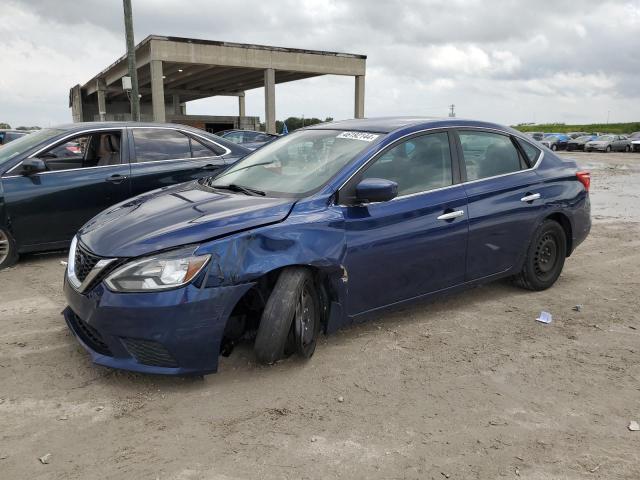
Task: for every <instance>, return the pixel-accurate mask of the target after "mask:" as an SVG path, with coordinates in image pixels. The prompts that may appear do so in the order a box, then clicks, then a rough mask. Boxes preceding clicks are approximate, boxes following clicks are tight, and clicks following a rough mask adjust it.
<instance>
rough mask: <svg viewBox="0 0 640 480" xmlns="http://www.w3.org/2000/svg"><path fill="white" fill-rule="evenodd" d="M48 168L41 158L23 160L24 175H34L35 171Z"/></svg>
mask: <svg viewBox="0 0 640 480" xmlns="http://www.w3.org/2000/svg"><path fill="white" fill-rule="evenodd" d="M46 169H47V166H46V165H45V163H44V161H42V160H40V159H39V158H27V159H26V160H24V161H23V162H22V173H23V175H33V174H34V173H38V172H44V171H45V170H46Z"/></svg>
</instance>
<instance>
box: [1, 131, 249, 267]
mask: <svg viewBox="0 0 640 480" xmlns="http://www.w3.org/2000/svg"><path fill="white" fill-rule="evenodd" d="M247 153H249V150H247V149H245V148H243V147H242V146H240V145H236V144H235V143H233V142H229V141H227V140H224V139H221V138H219V137H216V136H215V135H212V134H209V133H207V132H204V131H202V130H198V129H195V128H191V127H187V126H185V125H171V124H158V123H148V124H145V123H132V122H127V123H117V122H106V123H75V124H72V125H63V126H60V127H54V128H47V129H44V130H38V131H36V132H34V133H31V134H30V135H26V136H24V137H22V138H20V139H18V140H15V141H14V142H11V143H10V144H8V145H6V146H4V147H3V148H2V149H0V268H3V267H6V266H9V265H11V264H12V263H14V262H15V261H16V260H17V258H18V255H19V254H20V253H26V252H33V251H43V250H50V249H56V248H64V247H66V246H68V245H69V242H70V241H71V238H72V237H73V235H74V234H75V233H76V231H77V230H78V228H80V227H81V226H82V224H84V223H85V222H86V221H87V220H89V219H90V218H91V217H93V216H94V215H95V214H97V213H98V212H100V211H102V210H104V209H105V208H107V207H109V206H111V205H113V204H114V203H118V202H120V201H122V200H125V199H127V198H129V197H132V196H134V195H138V194H140V193H143V192H147V191H149V190H153V189H156V188H160V187H166V186H169V185H173V184H176V183H180V182H186V181H189V180H194V179H197V178H201V177H207V176H210V175H215V174H216V173H217V172H218V171H220V170H222V169H224V168H226V167H227V166H228V165H230V164H232V163H234V162H235V161H236V160H238V159H239V158H241V157H244V156H245V155H246V154H247ZM167 207H168V205H167Z"/></svg>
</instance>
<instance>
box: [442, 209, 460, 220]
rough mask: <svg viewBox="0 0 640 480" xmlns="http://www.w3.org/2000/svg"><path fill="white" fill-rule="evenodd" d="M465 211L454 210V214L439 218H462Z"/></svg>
mask: <svg viewBox="0 0 640 480" xmlns="http://www.w3.org/2000/svg"><path fill="white" fill-rule="evenodd" d="M463 215H464V210H454V211H453V212H448V213H443V214H442V215H440V216H439V217H438V220H453V219H454V218H458V217H462V216H463Z"/></svg>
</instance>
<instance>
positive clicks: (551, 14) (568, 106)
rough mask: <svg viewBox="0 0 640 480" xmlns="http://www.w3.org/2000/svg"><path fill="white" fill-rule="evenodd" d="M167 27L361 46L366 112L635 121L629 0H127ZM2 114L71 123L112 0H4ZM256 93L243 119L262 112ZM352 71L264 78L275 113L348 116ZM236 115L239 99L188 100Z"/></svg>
mask: <svg viewBox="0 0 640 480" xmlns="http://www.w3.org/2000/svg"><path fill="white" fill-rule="evenodd" d="M132 1H133V15H134V29H135V38H136V43H137V42H139V41H141V40H142V39H144V38H145V37H146V36H147V35H150V34H156V35H169V36H183V37H192V38H202V39H209V40H220V41H229V42H240V43H257V44H264V45H275V46H282V47H294V48H308V49H316V50H330V51H341V52H347V53H357V54H364V55H367V74H366V87H365V116H367V117H376V116H389V115H425V116H446V115H447V113H448V106H449V105H450V104H455V111H456V115H457V116H458V117H463V118H473V119H481V120H487V121H494V122H498V123H502V124H510V125H513V124H517V123H524V122H536V123H542V122H565V123H592V122H593V123H603V122H606V121H607V119H609V120H610V122H612V123H613V122H625V121H639V120H640V0H632V1H625V0H617V1H607V0H598V1H595V0H594V1H592V0H581V1H580V2H577V1H575V0H553V1H546V0H538V1H535V2H532V1H525V0H521V1H508V0H505V1H488V0H484V1H480V0H376V1H374V0H353V1H333V0H278V1H270V2H265V1H244V0H226V1H214V0H189V1H177V0H132ZM0 52H2V55H1V57H0V58H1V59H0V122H8V123H10V124H11V125H12V126H14V127H16V126H19V125H28V126H31V125H40V126H50V125H55V124H58V123H65V122H69V121H71V110H70V109H69V107H68V95H69V88H70V87H72V86H73V85H75V84H78V83H80V84H83V83H85V82H86V81H88V80H89V79H90V78H91V77H93V76H94V75H95V74H96V73H98V72H99V71H100V70H102V69H103V68H105V67H106V66H107V65H110V64H111V63H113V62H114V61H115V60H116V59H117V58H118V57H120V56H121V55H123V54H124V53H125V40H124V20H123V10H122V1H120V0H82V1H78V0H75V1H70V0H25V1H17V0H3V1H2V8H0ZM263 93H264V92H263V89H255V90H251V91H249V92H247V99H246V102H247V115H256V116H260V117H261V119H264V97H263ZM353 97H354V80H353V78H352V77H339V76H326V77H319V78H313V79H307V80H302V81H298V82H291V83H286V84H281V85H276V117H277V118H278V119H284V118H286V117H289V116H302V115H304V116H305V117H307V118H308V117H319V118H325V117H333V118H335V119H342V118H350V117H352V116H353ZM187 112H188V113H190V114H210V115H237V99H235V98H232V97H216V98H211V99H204V100H198V101H196V102H190V103H188V104H187Z"/></svg>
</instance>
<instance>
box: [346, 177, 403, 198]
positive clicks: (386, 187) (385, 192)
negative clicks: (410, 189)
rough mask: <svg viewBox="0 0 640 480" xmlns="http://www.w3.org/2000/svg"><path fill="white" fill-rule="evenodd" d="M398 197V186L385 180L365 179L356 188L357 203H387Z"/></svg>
mask: <svg viewBox="0 0 640 480" xmlns="http://www.w3.org/2000/svg"><path fill="white" fill-rule="evenodd" d="M397 196H398V184H397V183H396V182H392V181H391V180H386V179H384V178H365V179H364V180H362V181H361V182H360V183H359V184H358V185H357V186H356V202H357V203H370V202H386V201H388V200H391V199H393V198H395V197H397Z"/></svg>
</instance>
